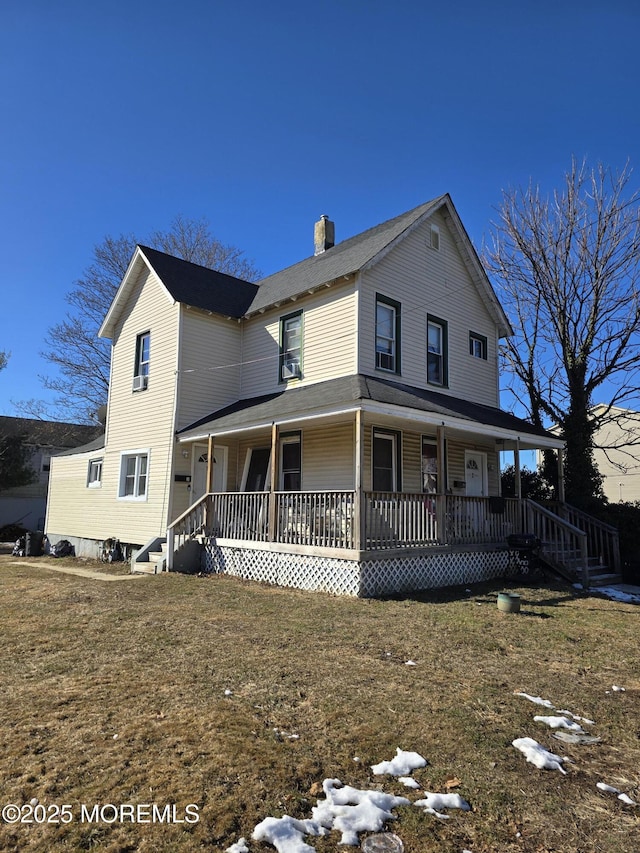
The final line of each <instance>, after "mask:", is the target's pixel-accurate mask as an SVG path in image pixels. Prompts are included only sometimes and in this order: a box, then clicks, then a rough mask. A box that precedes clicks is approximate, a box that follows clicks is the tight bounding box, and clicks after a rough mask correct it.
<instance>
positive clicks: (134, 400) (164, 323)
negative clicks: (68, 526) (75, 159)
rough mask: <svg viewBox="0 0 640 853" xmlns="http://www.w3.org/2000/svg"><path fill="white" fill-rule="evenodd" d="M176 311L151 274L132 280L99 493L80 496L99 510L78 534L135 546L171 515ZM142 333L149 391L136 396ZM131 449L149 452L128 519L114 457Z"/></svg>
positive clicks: (117, 348) (161, 530) (161, 529)
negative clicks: (146, 338)
mask: <svg viewBox="0 0 640 853" xmlns="http://www.w3.org/2000/svg"><path fill="white" fill-rule="evenodd" d="M179 310H180V309H179V305H177V304H175V303H174V302H173V300H172V299H171V298H170V297H169V295H168V294H167V292H166V290H165V289H164V287H163V286H162V285H161V284H160V282H159V281H158V279H157V277H156V276H155V274H154V273H152V272H150V271H145V272H143V273H141V274H140V276H139V278H138V280H137V281H136V283H135V286H134V288H133V289H132V293H131V295H130V297H129V300H128V302H127V305H126V306H125V307H124V309H123V311H122V314H121V319H120V321H119V322H118V324H117V326H116V328H115V330H114V337H113V351H112V365H111V390H110V394H109V411H108V421H107V444H106V447H105V451H104V455H103V468H102V486H101V488H100V489H92V490H90V491H87V490H86V488H85V489H83V493H84V495H83V501H85V502H89V501H90V502H91V504H93V503H94V502H95V503H96V504H97V503H100V504H101V505H102V506H103V507H104V509H103V516H102V517H101V518H99V521H98V523H96V526H95V527H93V525H92V523H90V522H87V523H86V524H82V526H81V528H82V529H81V534H79V535H83V536H85V537H87V538H98V539H100V538H105V537H116V538H119V539H121V540H122V541H123V542H129V543H133V544H138V545H143V544H144V543H145V542H147V541H148V540H149V539H150V538H152V537H153V536H163V535H165V532H166V525H167V520H168V518H169V516H170V513H171V507H170V506H169V489H170V486H171V479H172V455H173V452H174V447H175V442H174V438H173V436H174V430H175V424H174V403H175V397H176V381H177V378H176V369H177V364H178V358H177V354H178V329H179ZM147 331H148V332H149V335H150V339H151V362H150V369H149V373H150V378H149V386H148V388H147V390H146V391H145V392H144V393H143V394H137V393H133V392H132V372H133V365H134V364H135V359H136V347H137V341H138V335H140V334H142V333H144V332H147ZM137 448H152V452H151V453H150V460H149V461H150V467H149V475H148V479H147V483H146V494H145V499H144V500H141V499H140V497H139V496H138V500H137V503H136V509H135V512H132V511H131V502H130V500H127V499H122V498H121V488H122V485H121V457H122V454H123V453H124V454H130V453H135V452H136V449H137ZM94 455H95V454H94ZM87 462H88V460H87V461H85V466H86V464H87ZM86 470H87V469H86V467H85V471H84V477H83V480H84V482H83V485H86ZM83 511H84V504H83V505H81V506H79V507H77V508H76V509H75V510H74V511H73V513H70V514H69V515H70V516H71V515H76V514H80V515H82V513H83ZM52 529H53V528H52ZM63 529H64V528H63ZM70 532H71V531H70Z"/></svg>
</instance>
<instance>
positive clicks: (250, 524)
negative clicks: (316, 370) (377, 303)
mask: <svg viewBox="0 0 640 853" xmlns="http://www.w3.org/2000/svg"><path fill="white" fill-rule="evenodd" d="M178 440H179V445H178V446H179V448H180V450H179V452H178V453H177V457H178V458H179V459H180V460H185V462H184V464H185V466H188V465H189V460H190V464H191V468H190V473H189V474H188V475H187V476H188V478H189V479H190V481H191V483H192V484H193V485H192V489H191V499H192V501H191V503H190V505H189V506H187V507H186V508H184V509H183V510H182V511H181V512H176V513H174V520H173V521H172V522H171V523H170V524H169V527H168V531H167V546H168V560H167V563H168V568H170V569H171V568H180V567H184V563H183V562H181V560H182V557H181V552H183V551H184V549H185V545H186V544H187V543H193V542H196V541H197V542H199V543H200V545H201V548H202V550H203V555H204V556H203V565H204V566H205V568H206V569H208V570H214V571H229V566H230V565H232V564H233V565H234V566H236V568H237V567H238V566H239V565H240V564H243V565H244V564H247V563H252V564H253V565H254V566H255V565H258V564H259V565H260V566H262V567H268V566H272V565H274V564H275V563H278V565H279V566H282V565H284V564H286V565H291V564H294V563H296V562H297V563H298V564H300V565H303V566H304V572H305V573H306V574H308V575H310V576H313V575H315V574H317V573H318V566H319V565H322V566H323V567H324V569H326V568H327V567H328V566H331V565H332V566H333V567H334V568H337V569H340V568H342V569H344V568H345V566H346V565H347V563H348V564H350V565H351V566H352V567H353V566H355V567H356V568H357V571H358V572H359V573H360V575H361V574H362V570H363V567H364V566H365V565H367V566H369V568H370V567H371V566H372V565H373V564H374V563H376V564H377V570H379V571H378V574H384V573H385V572H386V571H387V569H388V570H389V571H391V569H389V567H390V566H391V565H392V564H393V566H395V567H396V568H394V569H393V572H395V573H396V574H397V571H396V569H397V566H400V565H402V566H405V567H406V566H407V565H411V566H413V567H414V568H415V566H417V565H418V564H419V565H421V566H425V565H427V564H429V565H430V566H431V567H433V566H434V565H437V566H438V567H439V568H438V572H437V573H438V575H439V576H441V578H440V580H441V583H437V584H434V585H442V584H443V583H455V582H457V581H456V578H457V577H458V575H459V572H452V571H451V565H452V564H453V563H455V565H456V566H462V567H464V566H465V565H474V566H477V565H480V564H481V565H482V567H484V568H481V570H480V574H481V576H480V577H478V579H482V577H486V576H491V573H494V574H495V573H500V572H504V570H505V567H506V561H507V560H508V559H509V555H508V553H507V537H508V536H509V535H510V534H512V533H518V532H522V531H523V530H525V529H526V525H527V522H526V518H525V513H527V512H528V513H529V514H530V509H529V508H527V504H526V502H524V501H522V500H521V499H520V497H519V491H518V488H516V495H517V496H516V497H515V498H503V497H502V496H501V494H500V456H501V452H502V451H504V450H514V451H515V453H516V456H518V453H519V450H520V449H537V448H541V447H545V448H549V447H552V448H554V449H559V448H560V447H561V442H559V441H558V439H557V438H555V437H553V436H549V435H548V434H547V433H544V432H542V431H540V430H536V429H535V428H534V427H532V426H531V425H530V424H528V423H526V422H524V421H521V420H519V419H517V418H514V417H513V416H511V415H508V414H507V413H505V412H502V411H500V410H496V409H491V408H489V407H484V406H479V405H477V404H471V403H469V402H468V401H462V400H457V399H456V398H453V397H448V396H446V395H444V394H441V393H435V392H428V391H424V390H421V389H414V388H409V387H408V386H402V385H399V384H398V383H393V382H389V381H385V380H379V379H377V378H373V377H363V376H353V377H345V378H343V379H341V380H333V381H330V382H326V383H321V384H319V385H314V386H307V387H301V388H298V389H295V390H288V391H286V392H283V393H282V394H280V395H270V396H269V397H265V398H257V399H253V400H247V401H240V402H239V403H238V404H235V405H234V406H231V407H229V408H228V409H227V410H223V411H221V412H218V413H215V414H214V415H212V416H210V417H209V418H207V419H203V421H202V422H201V423H198V424H194V425H192V426H191V427H189V428H188V429H186V430H184V431H183V432H182V433H180V434H179V436H178ZM516 468H517V465H516ZM186 470H189V468H188V467H185V471H186ZM383 565H386V566H387V569H384V568H383ZM269 571H270V570H269ZM269 571H267V574H269ZM473 571H474V573H475V574H477V571H476V569H474V570H473ZM279 572H280V570H279ZM393 572H392V573H393ZM482 572H484V574H482ZM237 573H241V574H243V576H255V575H251V573H250V572H249V573H247V571H246V568H237ZM280 574H281V572H280ZM400 574H403V572H400ZM405 574H406V573H405ZM409 574H411V572H410V573H409ZM422 574H424V573H422ZM258 575H260V572H258ZM474 576H475V575H474ZM472 579H473V578H471V577H466V576H464V572H463V577H462V580H461V582H465V581H466V582H471V580H472ZM278 582H279V581H278ZM414 582H416V583H420V584H421V583H423V580H416V579H415V578H414V579H413V580H411V579H407V578H405V580H404V581H403V583H405V584H408V583H409V584H410V583H414ZM430 584H431V581H429V580H428V579H427V585H430ZM294 585H298V584H297V583H295V584H294ZM356 586H357V587H358V589H361V587H362V578H361V577H360V579H359V580H358V583H357V584H356ZM313 588H316V587H313ZM320 588H326V584H325V585H321V587H320ZM329 588H332V587H331V585H330V586H329ZM369 588H370V585H369ZM416 588H417V587H416ZM379 589H380V588H379V584H378V585H377V586H376V591H377V592H379ZM355 594H360V592H356V593H355ZM366 594H369V593H366Z"/></svg>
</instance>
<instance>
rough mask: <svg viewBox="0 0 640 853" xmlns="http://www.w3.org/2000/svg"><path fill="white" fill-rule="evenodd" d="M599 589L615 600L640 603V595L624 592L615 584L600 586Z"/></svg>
mask: <svg viewBox="0 0 640 853" xmlns="http://www.w3.org/2000/svg"><path fill="white" fill-rule="evenodd" d="M597 591H598V592H599V593H602V595H606V596H607V598H611V599H612V600H613V601H622V602H624V603H625V604H640V595H635V594H634V593H631V592H623V591H622V590H621V589H616V588H615V587H614V586H599V587H598V590H597Z"/></svg>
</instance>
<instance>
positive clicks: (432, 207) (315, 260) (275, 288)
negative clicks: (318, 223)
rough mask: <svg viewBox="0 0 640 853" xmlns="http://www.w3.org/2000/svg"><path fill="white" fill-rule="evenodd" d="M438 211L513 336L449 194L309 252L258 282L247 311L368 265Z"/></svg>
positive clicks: (498, 318) (495, 312)
mask: <svg viewBox="0 0 640 853" xmlns="http://www.w3.org/2000/svg"><path fill="white" fill-rule="evenodd" d="M436 211H441V212H442V213H443V214H444V216H445V219H446V221H447V224H448V226H449V227H450V229H451V231H452V233H453V237H454V240H455V242H456V244H457V246H458V249H459V251H460V253H461V255H462V258H463V260H464V262H465V264H466V266H467V269H468V271H469V274H470V275H471V277H472V279H473V280H474V282H475V284H476V286H477V287H478V289H479V291H480V296H481V297H482V299H483V301H484V303H485V305H486V306H487V308H488V310H489V312H490V314H491V315H492V316H493V318H494V320H495V321H496V323H497V324H498V327H499V329H500V334H501V335H502V336H504V335H509V334H511V332H512V330H511V325H510V323H509V320H508V319H507V316H506V314H505V313H504V310H503V308H502V306H501V304H500V302H499V300H498V298H497V296H496V294H495V291H494V290H493V287H492V286H491V282H490V281H489V279H488V277H487V274H486V272H485V270H484V267H483V266H482V264H481V262H480V259H479V258H478V255H477V253H476V251H475V249H474V247H473V244H472V242H471V240H470V239H469V235H468V234H467V232H466V230H465V228H464V226H463V224H462V221H461V219H460V217H459V215H458V212H457V210H456V209H455V206H454V204H453V201H452V200H451V196H450V195H449V194H448V193H445V194H444V195H441V196H438V197H437V198H435V199H432V200H431V201H427V202H425V203H424V204H420V205H418V207H414V208H413V210H409V211H407V212H406V213H402V214H400V216H396V217H394V218H393V219H388V220H387V221H386V222H382V223H381V224H380V225H375V226H374V227H373V228H369V229H368V230H367V231H363V232H362V233H360V234H356V235H355V236H354V237H350V238H349V239H347V240H343V241H342V242H341V243H336V245H335V246H332V247H331V248H330V249H327V250H326V251H324V252H322V253H321V254H319V255H313V256H312V257H310V258H306V259H305V260H303V261H300V262H299V263H297V264H294V265H293V266H290V267H287V268H286V269H284V270H281V271H280V272H277V273H274V274H273V275H270V276H267V277H266V278H263V279H261V280H260V281H259V282H258V285H259V289H258V291H257V293H256V295H255V298H254V300H253V302H252V303H251V305H250V307H249V309H248V312H247V313H248V314H253V313H255V312H258V311H263V310H265V309H266V308H268V307H270V306H272V305H274V304H276V303H280V302H282V301H284V300H286V299H291V298H293V297H297V296H300V295H302V294H303V293H306V292H308V291H309V290H313V289H315V288H317V287H321V286H322V285H323V284H326V283H327V282H331V281H335V280H336V279H339V278H342V277H343V276H348V275H352V274H353V273H355V272H358V271H360V270H366V269H370V268H371V267H372V266H374V265H375V264H376V263H378V261H380V260H381V259H382V258H384V257H385V256H386V255H387V253H388V252H389V251H391V249H393V248H394V246H396V245H397V244H398V243H399V242H400V241H402V240H403V239H404V238H405V237H407V236H408V235H409V234H411V233H412V232H413V231H414V230H415V229H416V228H417V227H418V226H419V225H421V224H422V223H423V222H424V221H425V220H426V219H428V218H429V217H430V216H432V215H433V214H434V213H435V212H436Z"/></svg>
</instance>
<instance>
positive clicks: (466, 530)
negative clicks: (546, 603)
mask: <svg viewBox="0 0 640 853" xmlns="http://www.w3.org/2000/svg"><path fill="white" fill-rule="evenodd" d="M562 509H563V510H564V512H566V515H567V517H560V515H559V514H558V513H559V512H560V511H561V508H560V507H559V508H558V510H557V511H556V512H553V511H552V510H551V509H547V508H545V507H543V506H541V505H539V504H536V503H535V502H533V501H530V500H522V501H519V500H517V499H515V498H475V497H466V496H461V495H429V494H422V493H420V494H406V493H395V492H394V493H391V492H364V493H363V495H362V501H361V505H360V506H359V505H358V500H357V492H355V491H349V490H347V491H322V492H275V493H273V494H271V493H269V492H218V493H212V494H208V495H205V496H204V497H203V498H201V499H200V500H199V501H197V502H196V503H194V504H193V506H191V507H190V508H189V509H188V510H187V511H186V512H184V513H183V514H182V515H181V516H180V517H179V518H178V519H176V521H175V522H173V524H171V525H170V526H169V528H168V533H167V545H168V550H169V567H171V562H172V556H171V555H172V554H173V552H174V551H175V550H176V549H177V548H178V547H179V546H180V545H181V544H182V542H184V541H186V540H187V539H192V538H194V537H196V536H198V535H200V534H202V535H203V536H213V537H216V538H219V539H237V540H244V541H247V540H248V541H254V542H277V543H282V544H287V545H302V546H306V547H312V548H334V549H335V548H337V549H358V550H363V551H365V550H385V549H396V548H409V547H429V546H434V545H482V544H492V543H506V541H507V538H508V536H509V535H510V534H511V533H520V532H530V533H535V535H536V536H538V537H539V538H540V539H541V540H542V542H543V547H544V550H545V554H546V556H548V557H549V558H550V559H551V560H552V561H555V562H556V563H557V564H558V565H559V566H562V565H563V566H564V567H565V568H569V569H571V570H572V571H577V572H578V573H579V574H581V575H582V577H583V580H584V582H585V583H588V565H589V557H591V558H592V560H593V559H594V558H599V560H600V562H604V563H606V564H607V565H609V566H610V567H612V568H613V569H619V565H620V555H619V546H618V538H617V531H616V530H615V528H612V527H609V526H608V525H605V524H602V523H600V522H597V521H596V520H595V519H592V518H591V517H590V516H588V515H585V514H584V513H580V511H579V510H575V509H574V508H572V507H563V508H562Z"/></svg>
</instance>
